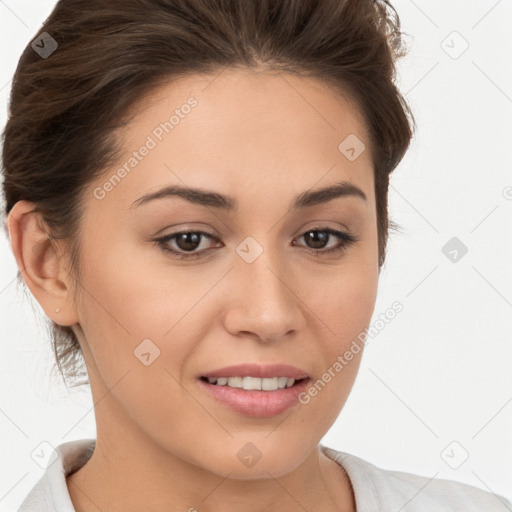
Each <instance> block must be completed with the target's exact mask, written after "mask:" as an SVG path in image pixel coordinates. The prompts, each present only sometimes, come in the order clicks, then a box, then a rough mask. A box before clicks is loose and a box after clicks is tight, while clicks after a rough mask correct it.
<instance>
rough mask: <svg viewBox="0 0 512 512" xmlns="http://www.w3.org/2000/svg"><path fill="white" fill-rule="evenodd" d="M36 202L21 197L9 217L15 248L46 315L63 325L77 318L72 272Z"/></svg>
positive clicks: (25, 278) (31, 287) (16, 254)
mask: <svg viewBox="0 0 512 512" xmlns="http://www.w3.org/2000/svg"><path fill="white" fill-rule="evenodd" d="M34 208H35V204H34V203H31V202H28V201H18V202H17V203H16V204H15V205H14V206H13V208H12V210H11V211H10V213H9V216H8V218H7V227H8V230H9V239H10V242H11V249H12V251H13V254H14V257H15V258H16V263H17V265H18V269H19V270H20V272H21V275H22V276H23V279H24V281H25V283H26V285H27V286H28V288H29V289H30V291H31V292H32V294H33V295H34V297H35V298H36V299H37V301H38V302H39V304H40V305H41V307H42V308H43V310H44V311H45V313H46V315H47V316H48V317H49V318H50V319H51V320H53V321H54V322H55V323H57V324H60V325H73V324H74V323H76V322H77V316H76V311H75V306H74V303H73V294H72V290H71V286H70V285H71V276H70V274H69V272H68V271H67V269H65V268H64V265H65V264H64V258H62V257H61V255H60V254H58V249H59V247H58V245H57V243H56V242H55V240H51V239H50V236H49V234H48V231H47V229H46V228H45V226H44V223H43V220H42V215H41V214H40V213H39V212H35V211H34Z"/></svg>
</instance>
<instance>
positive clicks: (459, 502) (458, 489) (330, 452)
mask: <svg viewBox="0 0 512 512" xmlns="http://www.w3.org/2000/svg"><path fill="white" fill-rule="evenodd" d="M321 449H322V451H323V452H324V453H325V454H326V455H327V456H328V457H330V458H331V459H333V460H334V461H335V462H337V463H338V464H340V465H341V466H342V467H343V469H344V470H345V471H346V473H347V475H348V477H349V479H350V481H351V483H352V487H353V489H354V494H355V498H356V504H357V510H358V512H359V511H361V512H367V511H368V512H369V511H370V510H379V511H382V512H385V511H388V510H390V511H391V510H393V511H396V510H403V511H404V512H405V511H407V512H431V511H432V510H435V511H436V512H477V511H478V512H481V511H483V510H485V511H486V512H505V511H507V510H509V511H510V510H512V504H511V503H510V502H509V501H508V500H507V499H506V498H505V497H503V496H500V495H497V494H494V493H492V492H487V491H484V490H482V489H479V488H477V487H474V486H471V485H468V484H464V483H461V482H456V481H454V480H447V479H440V478H435V476H434V477H426V476H420V475H416V474H413V473H406V472H403V471H393V470H388V469H382V468H379V467H377V466H375V465H373V464H372V463H370V462H368V461H366V460H364V459H361V458H360V457H357V456H355V455H352V454H349V453H344V452H339V451H337V450H334V449H332V448H327V447H325V446H322V445H321Z"/></svg>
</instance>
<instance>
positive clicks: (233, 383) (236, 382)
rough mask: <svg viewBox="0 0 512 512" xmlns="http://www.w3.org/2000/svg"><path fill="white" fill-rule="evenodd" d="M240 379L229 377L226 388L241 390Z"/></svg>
mask: <svg viewBox="0 0 512 512" xmlns="http://www.w3.org/2000/svg"><path fill="white" fill-rule="evenodd" d="M242 381H243V379H242V377H229V379H228V386H229V387H230V388H241V387H242V384H243V382H242Z"/></svg>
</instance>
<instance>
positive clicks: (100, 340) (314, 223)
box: [3, 0, 506, 512]
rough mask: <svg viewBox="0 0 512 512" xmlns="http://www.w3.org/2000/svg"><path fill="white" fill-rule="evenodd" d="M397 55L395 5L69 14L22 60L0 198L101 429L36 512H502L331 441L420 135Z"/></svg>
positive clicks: (462, 488)
mask: <svg viewBox="0 0 512 512" xmlns="http://www.w3.org/2000/svg"><path fill="white" fill-rule="evenodd" d="M402 54H403V48H402V45H401V35H400V24H399V20H398V16H396V13H395V12H394V10H393V8H392V7H391V5H389V3H387V2H384V1H380V2H377V1H375V2H370V1H361V0H357V1H356V0H349V1H346V2H339V1H337V0H336V1H334V0H325V1H321V2H317V1H313V0H311V1H306V0H304V1H301V2H296V1H292V0H285V1H283V0H281V1H279V2H277V1H272V0H262V1H259V2H250V1H246V0H244V1H242V0H240V1H234V0H232V1H229V0H109V1H108V2H107V1H101V0H89V1H87V2H85V1H80V0H78V1H77V0H75V1H71V0H65V1H60V2H59V3H58V4H57V6H56V8H55V9H54V11H53V13H52V14H51V16H50V17H49V18H48V20H47V21H46V23H45V25H44V30H42V31H41V33H40V34H39V35H38V37H36V38H35V39H34V41H33V42H32V44H31V45H30V46H29V47H27V49H26V50H25V52H24V54H23V56H22V58H21V60H20V63H19V66H18V69H17V71H16V75H15V79H14V82H13V89H12V99H11V105H10V109H11V110H10V118H9V121H8V123H7V126H6V129H5V134H4V148H3V165H4V176H5V180H4V194H5V199H6V204H7V212H6V213H7V214H8V219H7V226H8V229H9V237H10V240H11V244H12V249H13V253H14V255H15V257H16V261H17V264H18V267H19V269H20V279H21V275H22V276H23V277H22V279H23V281H24V282H25V283H26V284H27V286H28V287H29V289H30V291H31V293H32V294H33V295H34V296H35V297H36V299H37V300H38V302H39V303H40V304H41V306H42V307H43V309H44V311H45V313H46V314H47V315H48V317H49V318H50V319H51V321H52V322H53V326H54V339H53V342H54V346H55V354H56V357H57V362H58V364H59V365H60V368H61V370H62V372H63V375H64V374H66V375H69V374H71V375H74V373H73V372H76V374H77V375H78V369H79V366H78V365H77V364H76V363H77V362H79V361H80V358H81V357H83V360H84V361H85V365H86V368H87V375H88V380H89V383H90V385H91V390H92V394H93V399H94V403H95V417H96V424H97V438H96V439H95V440H92V439H91V440H88V439H86V440H77V441H72V442H69V443H64V444H62V445H60V446H59V447H58V459H57V460H56V461H55V462H54V463H53V464H51V465H50V466H49V468H48V470H47V472H46V473H45V475H44V476H43V478H42V479H41V480H40V481H39V482H38V484H37V485H36V486H35V487H34V489H32V491H31V492H30V494H29V495H28V496H27V498H26V499H25V501H24V503H23V504H22V506H21V508H20V509H19V510H20V511H21V512H29V511H35V510H38V511H41V510H57V511H59V512H60V511H63V512H64V511H65V512H71V511H77V512H89V511H93V510H94V511H97V510H104V511H107V510H108V511H109V512H114V511H117V510H124V511H126V510H134V511H135V510H148V511H150V510H155V511H156V510H173V511H174V510H188V511H193V510H199V511H208V510H223V511H229V510H236V511H238V512H240V511H245V510H252V511H254V510H285V511H287V510H290V511H291V510H294V511H295V510H308V511H324V512H325V511H335V510H336V511H341V510H342V511H356V510H357V511H358V512H359V511H363V510H390V511H391V510H392V511H396V510H402V509H403V510H414V511H426V510H429V511H431V510H447V511H448V510H461V511H462V510H464V511H471V510H475V511H476V510H479V511H480V510H486V511H492V510H496V511H498V510H502V509H503V504H504V503H506V500H505V498H503V497H497V496H495V495H493V494H491V493H487V492H484V491H482V490H479V489H477V488H474V487H471V486H468V485H464V484H461V483H457V482H454V481H447V480H433V481H431V482H429V479H427V478H425V477H420V476H417V475H412V474H407V473H401V472H395V471H389V470H383V469H380V468H377V467H376V466H374V465H372V464H370V463H369V462H367V461H365V460H363V459H360V458H358V457H356V456H354V455H350V454H347V453H342V452H338V451H336V450H334V449H330V448H327V447H325V446H323V445H321V444H320V440H321V438H322V437H323V436H324V434H325V433H326V432H327V430H328V429H329V427H330V426H331V425H332V423H333V422H334V421H335V419H336V417H337V416H338V414H339V413H340V411H341V409H342V407H343V405H344V403H345V401H346V400H347V397H348V395H349V393H350V390H351V388H352V385H353V383H354V380H355V378H356V375H357V370H358V367H359V364H360V360H361V357H362V353H363V350H362V348H363V347H364V339H365V336H364V333H365V329H366V327H367V326H368V324H369V322H370V319H371V317H372V313H373V310H374V305H375V300H376V295H377V284H378V278H379V271H380V269H381V267H382V265H383V263H384V260H385V250H386V241H387V232H388V227H389V224H390V222H389V219H388V212H387V191H388V181H389V176H390V173H391V172H392V171H393V170H394V168H395V167H396V166H397V165H398V163H399V162H400V161H401V159H402V157H403V155H404V154H405V152H406V150H407V148H408V145H409V142H410V139H411V136H412V124H413V117H412V114H411V112H410V110H409V108H408V106H407V104H406V102H405V101H404V99H403V97H402V96H401V95H400V93H399V91H398V90H397V88H396V86H395V84H394V73H395V67H394V66H395V59H396V58H397V57H399V56H400V55H402ZM21 272H23V274H21Z"/></svg>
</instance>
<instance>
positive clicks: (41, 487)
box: [18, 439, 512, 512]
mask: <svg viewBox="0 0 512 512" xmlns="http://www.w3.org/2000/svg"><path fill="white" fill-rule="evenodd" d="M95 443H96V441H95V439H80V440H76V441H69V442H67V443H63V444H60V445H59V446H57V448H56V450H57V456H58V457H56V458H55V459H54V461H53V463H51V464H50V465H49V466H48V467H47V468H46V471H45V473H44V474H43V476H42V477H41V478H40V480H39V481H38V482H37V483H36V485H35V486H34V487H33V488H32V490H31V491H30V493H29V494H28V496H27V497H26V498H25V499H24V501H23V503H22V504H21V506H20V508H18V512H76V511H75V509H74V507H73V503H72V502H71V498H70V496H69V492H68V488H67V485H66V475H68V474H70V473H73V472H75V471H77V470H78V469H79V468H81V467H82V466H83V465H84V464H85V463H86V462H87V461H88V460H89V458H90V457H91V455H92V453H93V451H94V446H95ZM320 448H321V450H322V451H323V452H324V453H325V455H327V457H329V458H331V459H332V460H334V461H335V462H337V463H338V464H339V465H340V466H341V467H343V469H344V470H345V471H346V473H347V475H348V477H349V478H350V481H351V483H352V487H353V489H354V494H355V499H356V507H357V512H376V511H379V512H397V511H399V510H401V511H403V512H434V511H435V512H506V511H507V510H512V504H511V503H510V501H508V500H507V499H505V498H504V497H503V496H500V495H496V494H492V493H490V492H487V491H483V490H481V489H478V488H476V487H473V486H471V485H467V484H463V483H460V482H455V481H453V480H441V479H435V478H434V479H431V478H428V477H425V476H419V475H414V474H412V473H404V472H401V471H391V470H386V469H381V468H378V467H377V466H374V465H373V464H371V463H370V462H368V461H365V460H363V459H360V458H359V457H356V456H355V455H351V454H349V453H344V452H339V451H337V450H334V449H332V448H327V447H326V446H323V445H320ZM507 507H508V508H507Z"/></svg>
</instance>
